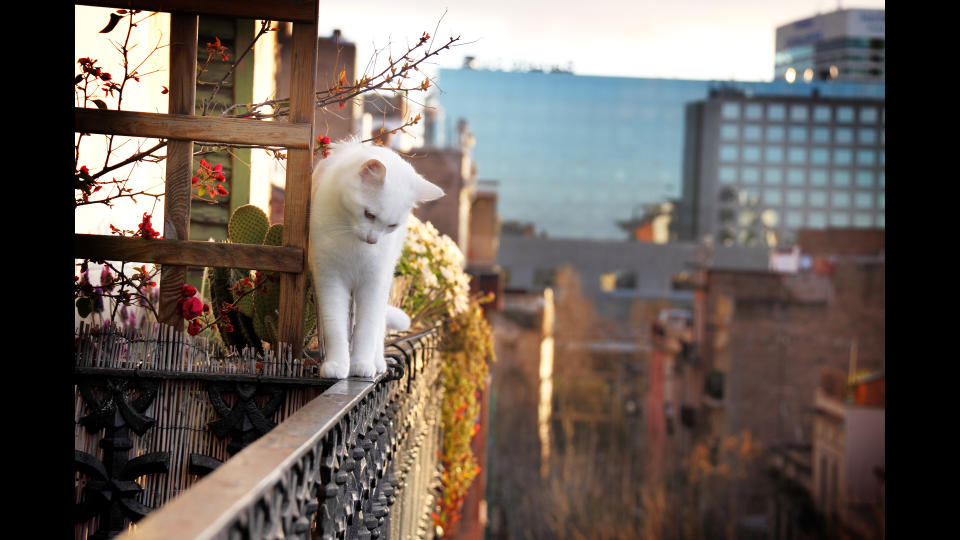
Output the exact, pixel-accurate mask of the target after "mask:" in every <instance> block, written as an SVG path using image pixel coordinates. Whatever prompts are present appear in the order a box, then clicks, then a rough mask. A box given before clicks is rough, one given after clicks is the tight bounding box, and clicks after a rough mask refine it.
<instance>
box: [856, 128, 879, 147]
mask: <svg viewBox="0 0 960 540" xmlns="http://www.w3.org/2000/svg"><path fill="white" fill-rule="evenodd" d="M876 142H877V130H875V129H873V128H860V129H859V130H858V131H857V143H858V144H864V145H867V144H869V145H872V144H876Z"/></svg>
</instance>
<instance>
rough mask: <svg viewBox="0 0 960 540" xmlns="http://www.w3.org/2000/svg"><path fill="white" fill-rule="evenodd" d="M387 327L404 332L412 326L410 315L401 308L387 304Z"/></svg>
mask: <svg viewBox="0 0 960 540" xmlns="http://www.w3.org/2000/svg"><path fill="white" fill-rule="evenodd" d="M387 328H389V329H391V330H396V331H397V332H403V331H404V330H407V329H408V328H410V317H409V316H407V314H406V313H404V312H403V311H401V310H400V309H399V308H395V307H393V306H387Z"/></svg>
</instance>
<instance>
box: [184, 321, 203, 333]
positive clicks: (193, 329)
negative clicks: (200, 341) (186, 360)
mask: <svg viewBox="0 0 960 540" xmlns="http://www.w3.org/2000/svg"><path fill="white" fill-rule="evenodd" d="M202 328H203V324H202V323H200V319H194V320H192V321H190V326H188V327H187V333H188V334H190V335H191V336H195V335H197V334H199V333H200V330H201V329H202Z"/></svg>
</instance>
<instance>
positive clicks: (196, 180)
mask: <svg viewBox="0 0 960 540" xmlns="http://www.w3.org/2000/svg"><path fill="white" fill-rule="evenodd" d="M190 181H191V182H193V184H195V185H196V184H198V183H200V178H198V177H196V176H194V177H193V179H191V180H190Z"/></svg>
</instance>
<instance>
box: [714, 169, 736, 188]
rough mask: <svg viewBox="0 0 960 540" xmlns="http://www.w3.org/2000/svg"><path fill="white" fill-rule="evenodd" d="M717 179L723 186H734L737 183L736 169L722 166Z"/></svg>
mask: <svg viewBox="0 0 960 540" xmlns="http://www.w3.org/2000/svg"><path fill="white" fill-rule="evenodd" d="M717 178H718V179H719V180H720V183H722V184H732V183H734V182H736V181H737V169H736V167H730V166H722V167H720V168H719V169H718V170H717Z"/></svg>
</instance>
